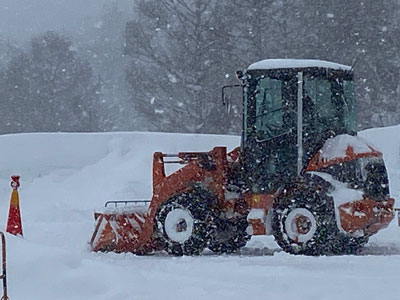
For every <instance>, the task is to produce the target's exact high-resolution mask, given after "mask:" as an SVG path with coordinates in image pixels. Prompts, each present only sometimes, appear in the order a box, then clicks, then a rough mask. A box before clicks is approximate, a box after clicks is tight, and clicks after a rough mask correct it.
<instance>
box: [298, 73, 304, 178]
mask: <svg viewBox="0 0 400 300" xmlns="http://www.w3.org/2000/svg"><path fill="white" fill-rule="evenodd" d="M302 169H303V72H298V73H297V176H300V173H301V170H302Z"/></svg>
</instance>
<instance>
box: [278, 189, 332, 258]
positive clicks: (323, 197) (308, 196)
mask: <svg viewBox="0 0 400 300" xmlns="http://www.w3.org/2000/svg"><path fill="white" fill-rule="evenodd" d="M272 227H273V231H274V236H275V240H276V241H277V243H278V244H279V246H281V247H282V249H283V250H284V251H286V252H289V253H292V254H305V255H324V254H330V253H332V252H333V251H332V249H333V247H334V245H335V243H336V242H337V236H338V231H339V230H338V228H337V225H336V219H335V209H334V203H333V199H332V198H331V197H330V196H328V194H327V192H326V191H324V189H321V188H320V187H318V186H316V185H314V184H312V183H311V182H310V183H309V184H304V183H302V184H298V185H296V186H294V187H292V188H290V189H286V192H284V193H281V195H280V196H279V197H278V198H277V201H276V202H275V204H274V216H273V223H272Z"/></svg>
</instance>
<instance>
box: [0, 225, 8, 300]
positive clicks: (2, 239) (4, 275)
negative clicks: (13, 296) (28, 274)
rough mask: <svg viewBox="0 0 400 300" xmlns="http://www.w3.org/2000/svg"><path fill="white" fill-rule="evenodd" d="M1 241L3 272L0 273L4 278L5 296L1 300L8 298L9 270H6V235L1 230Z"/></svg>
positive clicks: (1, 277)
mask: <svg viewBox="0 0 400 300" xmlns="http://www.w3.org/2000/svg"><path fill="white" fill-rule="evenodd" d="M0 235H1V243H2V247H1V248H2V251H1V252H2V267H3V273H2V274H1V275H0V279H3V297H1V300H8V299H9V298H8V296H7V271H6V237H5V235H4V233H3V232H1V231H0Z"/></svg>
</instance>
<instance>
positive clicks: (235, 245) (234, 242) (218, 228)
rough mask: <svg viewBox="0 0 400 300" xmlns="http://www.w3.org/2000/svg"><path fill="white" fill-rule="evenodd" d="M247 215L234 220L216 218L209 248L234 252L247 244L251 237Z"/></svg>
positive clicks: (219, 251)
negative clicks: (247, 230)
mask: <svg viewBox="0 0 400 300" xmlns="http://www.w3.org/2000/svg"><path fill="white" fill-rule="evenodd" d="M247 226H248V222H247V219H246V217H240V218H236V219H232V220H228V219H224V218H216V219H215V222H214V224H213V229H212V231H211V234H210V241H209V244H208V249H210V250H211V251H213V252H215V253H220V254H222V253H234V252H237V251H238V250H239V249H240V248H242V247H244V246H246V244H247V242H248V241H249V239H250V236H249V235H248V234H247V232H246V229H247Z"/></svg>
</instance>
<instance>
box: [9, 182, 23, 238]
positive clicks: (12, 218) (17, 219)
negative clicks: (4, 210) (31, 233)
mask: <svg viewBox="0 0 400 300" xmlns="http://www.w3.org/2000/svg"><path fill="white" fill-rule="evenodd" d="M19 178H20V177H19V176H11V179H12V181H11V187H12V188H13V190H12V193H11V200H10V210H9V211H8V221H7V229H6V232H8V233H11V234H14V235H21V236H22V235H23V234H22V221H21V212H20V209H19V195H18V188H19V186H20V183H19Z"/></svg>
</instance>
